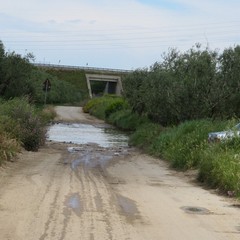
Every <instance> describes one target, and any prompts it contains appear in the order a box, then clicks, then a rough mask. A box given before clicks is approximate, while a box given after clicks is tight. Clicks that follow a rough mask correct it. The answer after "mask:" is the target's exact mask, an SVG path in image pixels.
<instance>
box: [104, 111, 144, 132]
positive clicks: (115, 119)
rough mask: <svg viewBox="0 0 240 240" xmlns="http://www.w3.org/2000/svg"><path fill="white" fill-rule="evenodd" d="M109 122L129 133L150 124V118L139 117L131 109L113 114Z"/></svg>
mask: <svg viewBox="0 0 240 240" xmlns="http://www.w3.org/2000/svg"><path fill="white" fill-rule="evenodd" d="M107 121H108V122H109V123H111V124H113V125H115V126H117V127H118V128H120V129H122V130H128V131H135V130H136V129H138V127H139V126H140V125H142V124H144V123H147V122H149V120H148V118H146V117H144V116H139V115H138V114H137V113H134V112H132V111H131V110H130V109H124V110H120V111H117V112H114V113H112V114H111V115H110V116H109V118H108V120H107Z"/></svg>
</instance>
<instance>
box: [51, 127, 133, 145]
mask: <svg viewBox="0 0 240 240" xmlns="http://www.w3.org/2000/svg"><path fill="white" fill-rule="evenodd" d="M47 139H48V140H49V141H55V142H67V143H74V144H89V143H94V144H98V145H99V146H101V147H105V148H109V147H126V146H128V137H127V135H125V134H122V133H119V132H118V131H117V130H115V129H113V128H109V127H107V125H106V126H105V125H104V126H93V125H89V124H77V123H75V124H65V123H59V124H54V125H52V126H51V127H49V129H48V134H47Z"/></svg>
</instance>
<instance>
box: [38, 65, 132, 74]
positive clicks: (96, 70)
mask: <svg viewBox="0 0 240 240" xmlns="http://www.w3.org/2000/svg"><path fill="white" fill-rule="evenodd" d="M33 65H34V66H36V67H42V68H55V69H66V70H84V71H89V72H111V73H131V72H133V70H124V69H112V68H96V67H83V66H68V65H59V64H47V63H33Z"/></svg>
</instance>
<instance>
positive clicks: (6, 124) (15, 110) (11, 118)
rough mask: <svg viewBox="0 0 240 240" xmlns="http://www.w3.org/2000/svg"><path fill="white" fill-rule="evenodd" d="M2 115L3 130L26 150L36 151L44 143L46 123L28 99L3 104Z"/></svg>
mask: <svg viewBox="0 0 240 240" xmlns="http://www.w3.org/2000/svg"><path fill="white" fill-rule="evenodd" d="M0 114H1V116H2V117H1V118H0V123H1V128H2V129H3V130H4V131H6V132H9V134H10V135H11V137H13V138H15V139H17V140H18V141H19V142H21V143H22V145H23V147H24V148H25V149H26V150H32V151H36V150H38V148H39V147H40V146H41V145H42V144H43V143H44V141H45V128H44V123H43V121H42V119H41V117H40V116H39V115H38V114H37V113H36V109H35V108H34V107H33V106H32V105H30V104H29V103H28V100H27V99H26V98H21V99H16V98H15V99H12V100H9V101H7V102H3V103H2V104H1V105H0Z"/></svg>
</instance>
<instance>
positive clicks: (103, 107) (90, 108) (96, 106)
mask: <svg viewBox="0 0 240 240" xmlns="http://www.w3.org/2000/svg"><path fill="white" fill-rule="evenodd" d="M127 107H128V104H127V103H126V101H125V100H124V99H123V98H121V97H117V96H114V95H106V96H104V97H98V98H93V99H91V100H89V101H88V102H87V103H86V105H85V106H84V107H83V111H84V112H89V113H90V114H92V115H94V116H96V117H98V118H100V119H107V118H109V116H110V115H111V114H112V113H114V112H116V111H119V110H122V109H125V108H127Z"/></svg>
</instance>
